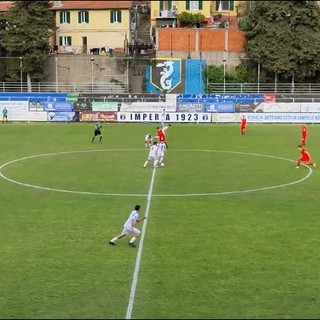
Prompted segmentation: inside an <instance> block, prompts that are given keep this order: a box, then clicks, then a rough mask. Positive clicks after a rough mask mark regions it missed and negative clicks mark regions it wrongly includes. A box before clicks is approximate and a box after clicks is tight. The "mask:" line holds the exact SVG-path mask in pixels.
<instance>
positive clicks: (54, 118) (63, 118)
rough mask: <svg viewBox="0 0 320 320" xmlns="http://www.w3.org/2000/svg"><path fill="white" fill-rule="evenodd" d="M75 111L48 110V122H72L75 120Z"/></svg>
mask: <svg viewBox="0 0 320 320" xmlns="http://www.w3.org/2000/svg"><path fill="white" fill-rule="evenodd" d="M75 118H76V113H75V112H54V111H50V112H48V114H47V120H48V122H73V121H75Z"/></svg>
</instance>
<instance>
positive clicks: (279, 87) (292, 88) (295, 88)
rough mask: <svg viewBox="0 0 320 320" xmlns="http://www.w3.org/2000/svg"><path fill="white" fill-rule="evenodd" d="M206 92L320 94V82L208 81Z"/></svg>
mask: <svg viewBox="0 0 320 320" xmlns="http://www.w3.org/2000/svg"><path fill="white" fill-rule="evenodd" d="M206 92H207V93H279V94H281V93H291V94H320V83H207V86H206Z"/></svg>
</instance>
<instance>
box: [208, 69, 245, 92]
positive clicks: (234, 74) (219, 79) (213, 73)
mask: <svg viewBox="0 0 320 320" xmlns="http://www.w3.org/2000/svg"><path fill="white" fill-rule="evenodd" d="M223 73H224V70H223V65H221V66H216V65H209V66H207V67H206V68H204V70H203V75H204V79H207V80H206V83H211V84H212V83H223V82H224V74H223ZM248 78H249V73H248V69H247V67H246V66H245V65H244V64H240V65H239V66H237V67H235V68H233V69H228V70H226V83H243V82H247V80H248ZM206 92H210V86H208V87H207V88H206Z"/></svg>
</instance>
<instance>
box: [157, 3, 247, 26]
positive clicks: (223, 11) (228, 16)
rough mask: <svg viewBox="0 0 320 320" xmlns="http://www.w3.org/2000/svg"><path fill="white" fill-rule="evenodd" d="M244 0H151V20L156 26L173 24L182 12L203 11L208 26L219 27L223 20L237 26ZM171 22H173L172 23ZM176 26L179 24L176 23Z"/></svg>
mask: <svg viewBox="0 0 320 320" xmlns="http://www.w3.org/2000/svg"><path fill="white" fill-rule="evenodd" d="M243 2H244V1H234V0H231V1H220V0H216V1H202V0H200V1H189V0H188V1H174V0H160V1H151V21H152V25H153V26H156V27H165V26H171V25H172V22H174V23H176V21H174V19H175V18H176V17H177V15H178V14H179V13H181V12H184V11H186V12H189V13H202V14H203V15H204V16H205V23H206V26H207V27H213V28H214V27H218V26H219V24H220V22H221V21H226V22H227V24H228V27H229V26H230V27H236V26H237V23H236V21H237V15H238V11H239V7H240V6H241V3H243ZM177 22H178V21H177ZM170 23H171V24H170ZM174 26H175V27H177V26H179V25H174Z"/></svg>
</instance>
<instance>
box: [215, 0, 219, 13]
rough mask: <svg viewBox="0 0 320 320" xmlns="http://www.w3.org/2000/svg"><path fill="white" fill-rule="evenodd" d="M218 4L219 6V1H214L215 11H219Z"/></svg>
mask: <svg viewBox="0 0 320 320" xmlns="http://www.w3.org/2000/svg"><path fill="white" fill-rule="evenodd" d="M219 4H220V1H219V0H216V11H218V10H219Z"/></svg>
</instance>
